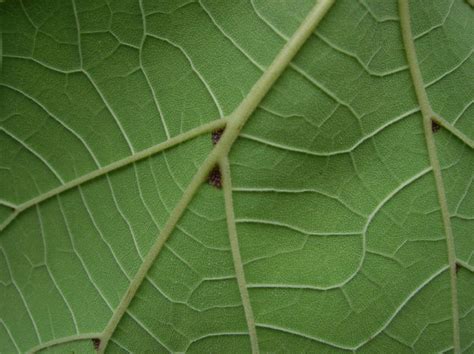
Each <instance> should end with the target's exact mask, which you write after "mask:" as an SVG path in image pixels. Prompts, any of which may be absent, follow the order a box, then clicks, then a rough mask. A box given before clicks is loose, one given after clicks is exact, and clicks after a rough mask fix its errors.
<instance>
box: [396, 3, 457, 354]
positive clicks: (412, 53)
mask: <svg viewBox="0 0 474 354" xmlns="http://www.w3.org/2000/svg"><path fill="white" fill-rule="evenodd" d="M398 4H399V11H400V22H401V30H402V37H403V44H404V46H405V52H406V55H407V60H408V66H409V68H410V73H411V77H412V81H413V86H414V88H415V92H416V96H417V99H418V103H419V105H420V108H421V114H422V116H423V129H424V133H425V140H426V146H427V150H428V155H429V159H430V164H431V167H432V168H433V175H434V179H435V184H436V190H437V193H438V201H439V204H440V208H441V216H442V219H443V226H444V232H445V234H446V244H447V249H448V262H449V274H450V283H451V311H452V320H453V348H454V352H455V353H456V354H458V353H461V342H460V334H459V331H460V330H459V308H458V300H457V280H456V254H455V249H454V238H453V231H452V228H451V218H450V216H449V210H448V203H447V199H446V192H445V189H444V182H443V176H442V173H441V167H440V163H439V159H438V154H437V151H436V144H435V141H434V136H433V131H432V130H431V120H432V119H433V118H435V114H434V113H433V109H432V108H431V104H430V101H429V99H428V95H427V93H426V90H425V85H424V82H423V77H422V75H421V70H420V67H419V64H418V59H417V55H416V48H415V42H414V40H413V34H412V31H411V24H410V9H409V5H408V0H399V3H398Z"/></svg>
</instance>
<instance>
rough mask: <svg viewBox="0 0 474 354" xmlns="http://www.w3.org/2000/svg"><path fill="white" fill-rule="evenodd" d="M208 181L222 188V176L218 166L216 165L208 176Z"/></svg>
mask: <svg viewBox="0 0 474 354" xmlns="http://www.w3.org/2000/svg"><path fill="white" fill-rule="evenodd" d="M207 183H209V184H210V185H211V186H214V187H216V188H219V189H220V188H222V176H221V171H220V170H219V167H218V166H215V167H214V168H213V169H212V171H211V172H210V173H209V176H208V177H207Z"/></svg>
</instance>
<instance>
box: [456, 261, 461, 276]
mask: <svg viewBox="0 0 474 354" xmlns="http://www.w3.org/2000/svg"><path fill="white" fill-rule="evenodd" d="M460 268H461V265H460V264H459V263H456V268H455V269H456V274H458V272H459V269H460Z"/></svg>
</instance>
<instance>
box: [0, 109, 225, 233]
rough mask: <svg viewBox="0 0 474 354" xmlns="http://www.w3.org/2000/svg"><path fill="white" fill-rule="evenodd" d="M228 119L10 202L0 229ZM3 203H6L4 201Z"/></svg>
mask: <svg viewBox="0 0 474 354" xmlns="http://www.w3.org/2000/svg"><path fill="white" fill-rule="evenodd" d="M226 123H227V120H226V118H221V119H217V120H214V121H211V122H209V123H206V124H203V125H201V126H199V127H196V128H194V129H191V130H188V131H187V132H184V133H182V134H179V135H176V136H174V137H172V138H170V139H168V140H166V141H164V142H162V143H159V144H156V145H153V146H151V147H149V148H147V149H144V150H142V151H139V152H137V153H134V154H132V155H130V156H127V157H125V158H123V159H121V160H118V161H115V162H112V163H110V164H108V165H106V166H103V167H100V168H98V169H97V170H93V171H91V172H89V173H86V174H85V175H83V176H80V177H78V178H75V179H73V180H71V181H69V182H66V183H64V184H62V185H60V186H59V187H56V188H53V189H51V190H49V191H47V192H45V193H43V194H40V195H38V196H36V197H34V198H32V199H30V200H27V201H26V202H24V203H22V204H20V205H11V204H9V205H8V206H10V205H11V206H12V208H13V209H14V211H13V213H12V214H10V216H9V217H8V218H7V219H6V220H5V221H4V222H3V223H2V224H0V231H3V230H4V229H5V228H6V227H7V226H8V225H9V224H10V223H11V222H12V221H13V220H14V219H15V218H16V216H17V215H18V214H20V213H21V212H23V211H25V210H26V209H28V208H30V207H32V206H34V205H37V204H39V203H41V202H43V201H45V200H47V199H49V198H51V197H54V196H56V195H58V194H61V193H63V192H65V191H67V190H69V189H72V188H74V187H77V186H80V185H82V184H84V183H86V182H89V181H91V180H93V179H95V178H98V177H101V176H103V175H106V174H107V173H109V172H112V171H115V170H118V169H120V168H122V167H125V166H127V165H130V164H133V163H134V162H137V161H140V160H143V159H145V158H147V157H150V156H152V155H155V154H157V153H159V152H162V151H164V150H167V149H170V148H172V147H174V146H176V145H178V144H181V143H183V142H185V141H187V140H190V139H192V138H195V137H196V136H198V135H201V134H205V133H208V132H210V131H213V130H215V129H218V128H222V127H224V126H225V125H226ZM2 204H5V205H6V203H4V202H2Z"/></svg>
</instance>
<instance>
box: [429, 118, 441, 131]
mask: <svg viewBox="0 0 474 354" xmlns="http://www.w3.org/2000/svg"><path fill="white" fill-rule="evenodd" d="M440 128H441V127H440V126H439V124H438V123H436V122H435V121H434V120H432V121H431V131H432V132H433V133H436V132H437V131H438V130H440Z"/></svg>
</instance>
